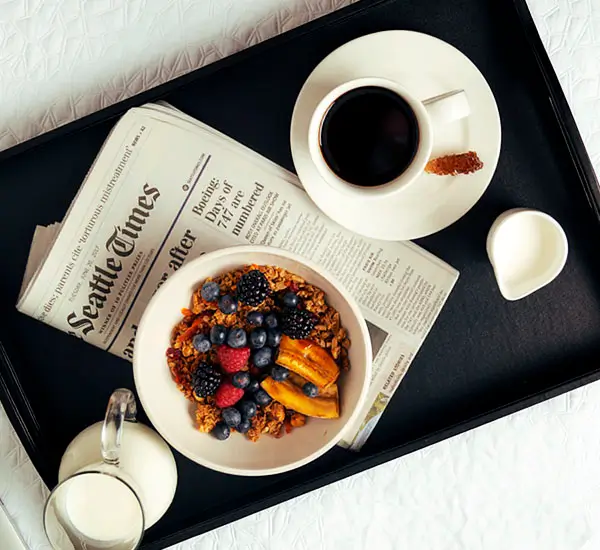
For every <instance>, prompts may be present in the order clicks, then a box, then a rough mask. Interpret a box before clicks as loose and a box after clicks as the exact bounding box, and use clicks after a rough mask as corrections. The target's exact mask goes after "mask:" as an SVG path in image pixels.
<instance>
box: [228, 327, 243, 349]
mask: <svg viewBox="0 0 600 550" xmlns="http://www.w3.org/2000/svg"><path fill="white" fill-rule="evenodd" d="M246 341H247V338H246V331H245V330H244V329H243V328H232V329H231V330H230V331H229V334H228V335H227V345H228V346H229V347H230V348H243V347H244V346H245V345H246Z"/></svg>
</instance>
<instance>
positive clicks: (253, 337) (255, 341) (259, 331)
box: [250, 328, 267, 349]
mask: <svg viewBox="0 0 600 550" xmlns="http://www.w3.org/2000/svg"><path fill="white" fill-rule="evenodd" d="M266 343H267V331H266V330H265V329H264V328H255V329H254V330H253V331H252V332H251V333H250V348H251V349H260V348H262V347H263V346H264V345H265V344H266Z"/></svg>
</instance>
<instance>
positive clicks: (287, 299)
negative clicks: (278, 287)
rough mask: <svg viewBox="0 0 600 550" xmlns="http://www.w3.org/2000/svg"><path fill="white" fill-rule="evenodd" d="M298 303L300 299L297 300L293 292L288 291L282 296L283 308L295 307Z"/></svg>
mask: <svg viewBox="0 0 600 550" xmlns="http://www.w3.org/2000/svg"><path fill="white" fill-rule="evenodd" d="M299 303H300V298H298V295H297V294H296V293H295V292H292V291H291V290H288V291H287V292H286V293H285V294H284V295H283V305H284V306H285V307H297V306H298V304H299Z"/></svg>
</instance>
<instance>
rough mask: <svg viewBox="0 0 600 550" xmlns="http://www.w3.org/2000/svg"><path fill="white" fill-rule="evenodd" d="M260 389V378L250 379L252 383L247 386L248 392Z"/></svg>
mask: <svg viewBox="0 0 600 550" xmlns="http://www.w3.org/2000/svg"><path fill="white" fill-rule="evenodd" d="M259 389H260V382H259V381H258V380H250V384H248V387H247V388H246V391H247V392H250V393H254V392H255V391H257V390H259Z"/></svg>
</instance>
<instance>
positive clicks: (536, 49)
mask: <svg viewBox="0 0 600 550" xmlns="http://www.w3.org/2000/svg"><path fill="white" fill-rule="evenodd" d="M394 1H396V0H361V1H359V2H357V3H354V4H351V5H349V6H347V7H345V8H342V9H340V10H336V11H334V12H332V13H330V14H327V15H325V16H323V17H320V18H318V19H316V20H314V21H312V22H309V23H307V24H304V25H301V26H300V27H297V28H295V29H292V30H291V31H288V32H286V33H283V34H281V35H278V36H275V37H272V38H270V39H268V40H266V41H264V42H261V43H260V44H257V45H255V46H252V47H250V48H247V49H245V50H242V51H240V52H237V53H235V54H233V55H231V56H228V57H226V58H224V59H221V60H219V61H216V62H214V63H212V64H210V65H207V66H204V67H200V68H198V69H195V70H194V71H191V72H190V73H187V74H185V75H182V76H180V77H178V78H176V79H174V80H171V81H168V82H166V83H163V84H161V85H159V86H156V87H154V88H151V89H149V90H146V91H144V92H141V93H140V94H136V95H134V96H132V97H130V98H127V99H125V100H123V101H120V102H118V103H116V104H113V105H110V106H108V107H106V108H104V109H101V110H100V111H96V112H95V113H92V114H89V115H87V116H85V117H83V118H80V119H77V120H75V121H72V122H70V123H67V124H65V125H62V126H59V127H58V128H56V129H54V130H51V131H50V132H47V133H45V134H42V135H40V136H37V137H35V138H33V139H30V140H27V141H25V142H22V143H19V144H17V145H15V146H13V147H11V148H9V149H6V150H4V151H1V152H0V162H3V161H6V160H8V159H10V158H11V157H13V156H16V155H20V154H22V153H25V152H27V151H31V150H33V149H34V148H35V147H37V146H41V145H43V144H45V143H48V142H51V141H53V140H54V139H56V138H60V137H64V136H67V135H71V134H75V133H77V132H79V131H82V130H84V129H86V128H88V127H90V126H93V125H95V124H100V123H104V122H107V121H108V120H110V119H113V118H116V117H118V116H120V115H122V114H123V113H124V112H125V111H127V110H128V109H130V108H132V107H135V106H137V105H140V104H143V103H146V102H149V101H156V100H158V99H160V98H161V97H163V96H165V95H167V94H169V93H171V92H174V91H175V90H177V89H178V88H180V87H181V86H184V85H185V84H188V83H190V82H192V81H194V80H195V79H196V78H198V77H199V76H202V77H204V76H206V75H209V74H211V73H214V72H217V71H219V70H222V69H225V68H227V67H229V66H232V65H237V64H238V63H240V62H243V61H244V60H245V59H246V58H249V57H254V56H255V55H260V53H262V52H263V51H266V50H268V49H270V48H272V47H276V46H281V45H282V44H285V43H287V42H289V41H291V40H293V39H295V38H297V37H299V36H302V35H304V34H309V33H312V32H314V31H316V30H318V29H321V28H324V27H327V26H329V25H332V24H338V23H340V22H341V21H343V20H345V19H349V18H353V17H356V16H357V15H359V14H360V13H362V12H364V11H367V10H370V9H372V8H376V7H377V6H379V5H382V4H388V3H393V2H394ZM506 5H507V9H509V8H511V7H512V9H514V10H515V12H516V15H517V18H518V20H519V22H520V24H521V30H522V31H523V34H524V37H525V38H526V41H527V43H528V44H529V46H530V49H531V51H532V53H533V55H534V58H535V61H536V63H537V66H538V69H539V72H540V76H541V78H542V80H543V82H544V84H545V86H546V88H547V90H548V96H549V101H550V104H551V107H552V110H553V112H554V115H555V119H556V122H557V124H558V126H559V128H560V130H561V133H562V136H563V139H564V141H565V145H566V147H567V150H568V152H569V155H570V157H571V160H572V162H573V166H574V168H575V170H576V172H577V174H578V176H579V183H580V184H581V186H582V187H583V190H584V193H585V196H586V198H587V201H588V205H589V207H590V208H591V210H592V211H593V213H594V214H595V216H596V219H597V220H598V221H600V186H599V183H598V177H597V175H596V172H595V170H594V167H593V165H592V163H591V160H590V158H589V155H588V153H587V150H586V148H585V145H584V143H583V139H582V137H581V134H580V132H579V129H578V127H577V124H576V122H575V119H574V117H573V114H572V112H571V109H570V107H569V104H568V102H567V99H566V97H565V94H564V92H563V90H562V86H561V84H560V82H559V80H558V77H557V75H556V73H555V71H554V68H553V66H552V63H551V61H550V58H549V56H548V53H547V51H546V49H545V47H544V45H543V43H542V40H541V38H540V36H539V33H538V31H537V28H536V26H535V22H534V20H533V17H532V15H531V12H530V10H529V7H528V5H527V1H526V0H506ZM597 380H600V366H599V367H598V368H597V369H594V370H593V371H590V372H587V373H585V374H583V375H579V376H575V377H572V378H568V379H566V380H565V381H563V382H560V383H557V384H555V385H552V386H550V387H548V388H546V389H544V390H541V391H537V392H533V393H531V394H529V395H528V396H526V397H524V398H522V399H519V400H515V401H512V402H509V403H506V404H504V405H502V406H499V407H497V408H495V409H492V410H490V411H487V412H485V413H483V414H481V415H478V416H475V417H472V418H470V419H468V420H466V421H462V422H460V423H457V424H454V425H452V426H450V427H448V428H444V429H443V430H439V431H437V432H433V433H431V434H428V435H427V436H425V437H422V438H419V439H416V440H413V441H410V442H408V443H404V444H401V445H396V446H394V447H391V448H388V449H385V450H382V451H380V452H378V453H376V454H374V455H372V456H370V457H365V458H363V459H359V460H357V461H355V462H353V463H352V464H350V465H348V466H346V467H343V468H340V469H338V470H336V471H334V472H330V473H326V474H322V475H321V476H319V477H317V478H313V479H311V480H308V481H306V482H304V483H300V484H298V485H295V486H294V487H292V488H291V489H289V488H288V489H285V490H281V491H279V492H277V493H272V494H270V495H269V496H268V497H264V498H262V499H260V500H257V501H254V502H253V503H252V504H247V505H244V506H242V507H239V508H236V509H235V510H233V511H227V512H221V513H218V514H217V515H215V516H214V517H212V518H210V519H208V520H205V521H199V522H197V523H195V524H194V525H190V526H188V527H184V528H182V529H179V530H177V531H174V532H173V533H170V534H168V535H164V536H160V537H159V538H156V539H154V540H152V541H147V542H143V543H142V546H141V548H142V549H144V550H158V549H160V548H164V547H166V546H170V545H173V544H176V543H178V542H181V541H183V540H186V539H188V538H191V537H194V536H197V535H200V534H202V533H206V532H208V531H211V530H213V529H216V528H217V527H221V526H223V525H225V524H228V523H232V522H233V521H236V520H238V519H241V518H243V517H245V516H248V515H250V514H253V513H256V512H259V511H261V510H264V509H266V508H269V507H271V506H274V505H276V504H279V503H281V502H284V501H286V500H289V499H291V498H294V497H297V496H299V495H301V494H304V493H307V492H309V491H313V490H315V489H318V488H320V487H323V486H325V485H329V484H330V483H334V482H336V481H340V480H341V479H344V478H346V477H349V476H352V475H355V474H357V473H359V472H362V471H365V470H368V469H370V468H373V467H375V466H378V465H380V464H383V463H385V462H388V461H390V460H393V459H395V458H400V457H402V456H404V455H406V454H409V453H412V452H414V451H417V450H420V449H422V448H424V447H427V446H429V445H432V444H434V443H438V442H440V441H442V440H444V439H447V438H450V437H454V436H456V435H459V434H461V433H464V432H466V431H469V430H471V429H474V428H476V427H479V426H482V425H484V424H487V423H489V422H492V421H494V420H498V419H500V418H502V417H504V416H507V415H509V414H512V413H515V412H517V411H520V410H523V409H525V408H528V407H531V406H533V405H536V404H538V403H541V402H543V401H546V400H548V399H551V398H553V397H557V396H559V395H561V394H564V393H566V392H569V391H572V390H574V389H577V388H579V387H582V386H584V385H586V384H590V383H592V382H594V381H597ZM0 402H1V403H2V405H3V406H4V409H5V411H6V413H7V416H8V418H9V420H10V422H11V424H12V426H13V428H14V430H15V431H16V432H17V435H18V436H19V438H20V440H21V442H22V444H23V446H24V447H25V450H26V452H27V454H28V456H29V459H30V460H31V461H32V463H33V465H34V467H35V468H36V470H37V471H38V473H39V474H40V476H41V478H42V480H45V479H48V478H52V477H53V476H54V474H55V472H53V471H50V470H49V468H48V467H47V466H46V464H45V460H44V456H43V444H42V441H41V440H40V427H39V423H38V421H37V419H36V416H35V413H34V412H33V408H32V407H31V404H30V403H29V400H28V398H27V395H26V393H25V391H24V389H23V387H22V385H21V383H20V380H19V377H18V374H17V371H16V369H15V367H14V365H13V363H12V361H11V359H10V356H9V354H8V352H7V351H6V348H5V346H4V345H3V343H2V341H1V340H0ZM44 483H45V481H44Z"/></svg>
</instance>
